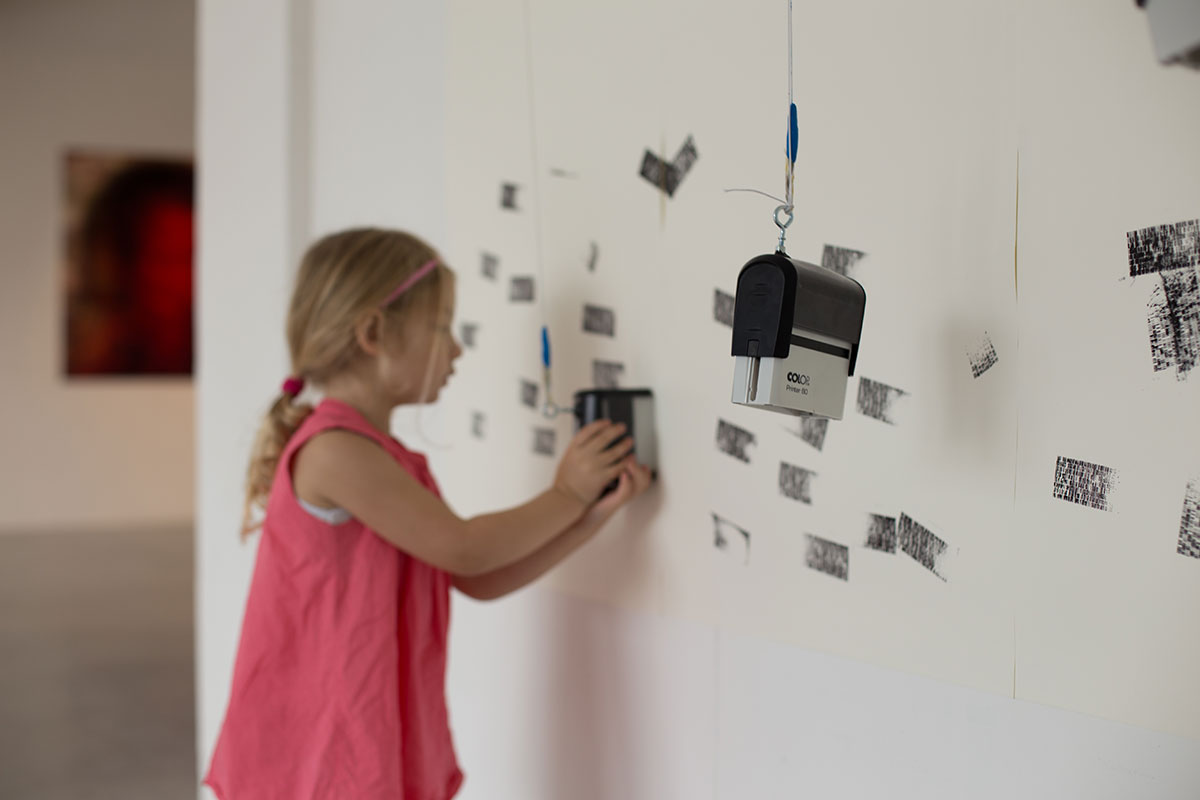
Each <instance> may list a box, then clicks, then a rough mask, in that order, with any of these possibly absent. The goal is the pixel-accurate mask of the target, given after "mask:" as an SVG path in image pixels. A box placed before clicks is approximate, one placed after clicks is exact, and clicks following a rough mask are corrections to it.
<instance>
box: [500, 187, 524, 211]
mask: <svg viewBox="0 0 1200 800" xmlns="http://www.w3.org/2000/svg"><path fill="white" fill-rule="evenodd" d="M517 188H518V187H517V184H515V183H502V184H500V207H501V208H506V209H508V210H510V211H520V210H521V209H519V208H517Z"/></svg>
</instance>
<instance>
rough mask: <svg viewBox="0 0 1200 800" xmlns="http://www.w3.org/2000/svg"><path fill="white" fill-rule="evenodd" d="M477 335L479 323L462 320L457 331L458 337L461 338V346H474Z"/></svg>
mask: <svg viewBox="0 0 1200 800" xmlns="http://www.w3.org/2000/svg"><path fill="white" fill-rule="evenodd" d="M478 335H479V325H478V323H475V322H464V323H463V324H462V325H461V326H460V327H459V331H458V338H460V339H462V343H463V347H470V348H474V347H475V344H476V341H477V338H476V337H477V336H478Z"/></svg>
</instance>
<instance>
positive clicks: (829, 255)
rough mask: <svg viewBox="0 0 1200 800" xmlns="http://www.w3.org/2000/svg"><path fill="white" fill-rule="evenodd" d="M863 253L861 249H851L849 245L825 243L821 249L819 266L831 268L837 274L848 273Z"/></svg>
mask: <svg viewBox="0 0 1200 800" xmlns="http://www.w3.org/2000/svg"><path fill="white" fill-rule="evenodd" d="M865 255H866V253H864V252H863V251H861V250H851V249H850V248H849V247H836V246H834V245H831V244H827V245H825V249H824V250H822V251H821V266H822V267H824V268H825V269H831V270H833V271H834V272H836V273H837V274H839V275H849V274H850V270H851V269H853V268H854V265H855V264H857V263H858V262H859V261H861V260H862V258H863V256H865Z"/></svg>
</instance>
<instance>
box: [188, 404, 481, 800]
mask: <svg viewBox="0 0 1200 800" xmlns="http://www.w3.org/2000/svg"><path fill="white" fill-rule="evenodd" d="M331 428H340V429H344V430H349V431H354V432H356V433H359V434H361V435H363V436H366V437H368V438H369V439H372V440H373V441H375V442H378V443H379V446H380V447H382V448H384V449H385V450H387V452H388V453H390V454H391V455H392V457H393V458H395V459H396V461H397V462H398V463H399V464H400V465H401V466H402V467H404V469H406V470H407V471H408V472H409V474H411V475H412V476H413V477H414V478H416V479H417V480H418V481H419V482H420V483H421V484H422V485H423V486H424V487H425V488H427V489H428V490H429V491H431V492H433V493H434V494H437V495H438V496H439V497H440V496H441V495H440V493H439V492H438V488H437V485H436V484H435V483H434V480H433V475H432V474H430V472H429V465H428V463H427V462H426V460H425V457H424V456H422V455H420V454H418V453H413V452H410V451H409V450H406V449H405V448H404V447H403V446H402V445H401V444H400V443H399V442H397V441H396V440H395V439H393V438H391V437H389V436H386V435H384V434H382V433H380V432H379V431H377V430H375V429H374V428H372V427H371V425H370V424H369V423H368V422H367V421H366V419H364V418H363V417H362V415H361V414H359V412H358V411H356V410H355V409H353V408H351V407H350V406H348V405H346V404H344V403H341V402H338V401H335V400H328V399H327V400H325V401H323V402H322V403H321V404H320V405H319V406H318V407H317V409H316V411H315V413H313V414H312V415H311V416H310V417H309V418H308V419H307V420H305V421H304V423H303V424H302V425H301V426H300V428H299V430H297V431H296V433H295V434H294V435H293V436H292V438H291V440H290V441H289V442H288V444H287V447H286V448H285V450H284V452H283V455H282V457H281V458H280V461H279V468H278V470H277V472H276V473H275V480H274V483H273V485H272V487H271V495H270V498H269V500H268V503H267V514H266V521H265V523H264V525H263V531H262V539H261V541H260V543H259V547H258V557H257V561H256V562H255V567H254V577H253V581H252V583H251V586H250V595H249V598H248V599H247V602H246V614H245V619H244V621H243V623H242V634H241V642H240V645H239V647H238V654H237V663H236V666H235V668H234V675H233V686H232V690H231V692H230V697H229V706H228V710H227V711H226V714H225V721H224V725H223V726H222V729H221V734H220V737H219V739H218V740H217V747H216V750H215V752H214V754H213V759H212V764H211V766H210V767H209V771H208V775H207V777H206V778H205V780H204V782H205V783H206V784H207V785H208V786H210V787H211V788H212V789H213V791H214V792H216V794H217V796H218V797H219V798H221V800H342V799H343V798H344V799H345V800H448V798H451V797H453V796H454V795H455V794H456V793H457V792H458V789H459V787H460V786H461V784H462V781H463V774H462V772H461V771H460V770H459V768H458V763H457V760H456V758H455V754H454V745H453V742H452V740H451V734H450V725H449V720H448V716H447V712H446V700H445V678H446V638H447V632H448V628H449V624H450V584H451V577H450V575H449V574H448V573H446V572H444V571H442V570H440V569H437V568H435V567H432V566H430V565H428V564H425V563H423V562H421V561H418V560H417V559H415V558H413V557H412V556H409V555H407V554H406V553H404V552H401V551H400V550H397V549H396V548H395V547H393V546H392V545H390V544H388V543H387V542H386V541H385V540H383V539H382V538H380V536H379V535H378V534H376V533H375V532H374V531H372V530H370V529H369V528H367V527H366V526H365V525H363V524H362V523H361V522H359V521H358V520H356V519H351V520H350V521H348V522H345V523H342V524H340V525H330V524H328V523H326V522H322V521H321V520H319V519H317V518H316V517H314V516H312V515H311V514H309V513H308V512H306V511H305V510H304V509H303V508H301V506H300V504H299V503H298V501H297V499H296V496H295V493H294V492H293V490H292V481H291V463H292V459H293V457H294V456H295V454H296V452H297V451H298V450H299V448H300V447H301V446H302V445H303V444H304V443H305V442H306V441H308V440H309V439H310V438H312V437H313V436H314V435H316V434H317V433H320V432H321V431H326V430H329V429H331Z"/></svg>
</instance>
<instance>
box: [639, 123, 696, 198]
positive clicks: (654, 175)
mask: <svg viewBox="0 0 1200 800" xmlns="http://www.w3.org/2000/svg"><path fill="white" fill-rule="evenodd" d="M697 158H699V154H698V153H697V152H696V142H695V140H694V139H693V138H692V137H691V136H689V137H688V138H687V140H686V141H685V142H684V143H683V146H682V147H680V148H679V152H678V153H676V154H675V160H674V161H672V162H671V163H669V164H668V163H667V162H665V161H663V160H662V159H661V158H659V157H658V156H657V155H655V154H654V153H652V152H651V151H649V150H647V151H646V152H645V155H643V156H642V167H641V169H640V170H639V174H641V176H642V177H643V178H645V179H646V180H648V181H650V183H652V184H654V185H655V186H657V187H658V188H659V189H660V190H661V191H663V192H665V193H666V195H667V197H674V196H675V190H676V189H678V188H679V184H680V182H682V181H683V178H684V176H685V175H687V174H688V172H689V171H690V170H691V169H692V165H693V164H695V163H696V159H697Z"/></svg>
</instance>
